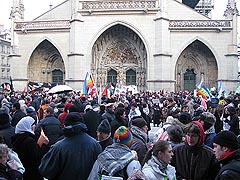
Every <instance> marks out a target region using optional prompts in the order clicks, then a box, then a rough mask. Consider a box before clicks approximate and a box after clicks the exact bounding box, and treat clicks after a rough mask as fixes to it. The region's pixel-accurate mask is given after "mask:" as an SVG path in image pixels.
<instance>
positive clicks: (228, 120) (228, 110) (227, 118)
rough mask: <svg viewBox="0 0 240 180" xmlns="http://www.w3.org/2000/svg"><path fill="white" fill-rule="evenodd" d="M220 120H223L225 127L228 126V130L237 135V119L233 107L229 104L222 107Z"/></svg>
mask: <svg viewBox="0 0 240 180" xmlns="http://www.w3.org/2000/svg"><path fill="white" fill-rule="evenodd" d="M222 120H223V121H224V124H225V127H227V126H229V129H228V130H229V131H232V132H233V133H234V134H235V135H236V136H238V135H239V119H238V115H237V112H236V109H235V107H233V106H232V105H230V104H229V105H227V106H226V107H225V108H224V113H223V117H222ZM226 125H227V126H226ZM224 130H227V129H224Z"/></svg>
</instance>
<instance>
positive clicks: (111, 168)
mask: <svg viewBox="0 0 240 180" xmlns="http://www.w3.org/2000/svg"><path fill="white" fill-rule="evenodd" d="M134 157H135V155H134V154H133V153H132V152H131V150H130V149H129V148H128V147H127V146H126V145H124V144H120V143H114V144H112V145H110V146H108V147H106V149H105V150H104V151H103V152H102V153H101V154H99V156H98V159H97V161H98V163H99V169H100V172H103V171H106V172H107V173H108V175H109V176H113V175H114V174H115V173H116V172H118V171H120V170H122V169H123V168H124V167H125V166H127V165H128V164H129V163H130V162H131V161H132V160H134Z"/></svg>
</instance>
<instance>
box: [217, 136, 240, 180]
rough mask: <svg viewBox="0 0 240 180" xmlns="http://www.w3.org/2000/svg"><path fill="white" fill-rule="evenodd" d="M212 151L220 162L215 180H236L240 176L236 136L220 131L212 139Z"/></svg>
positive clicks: (239, 156) (239, 154) (239, 152)
mask: <svg viewBox="0 0 240 180" xmlns="http://www.w3.org/2000/svg"><path fill="white" fill-rule="evenodd" d="M213 142H214V149H213V150H214V153H215V155H216V158H217V159H218V160H219V163H220V164H221V169H220V171H219V172H218V175H217V177H216V180H237V179H239V177H240V150H239V143H238V140H237V136H236V135H235V134H234V133H233V132H231V131H221V132H219V133H218V134H217V135H216V136H215V137H214V139H213Z"/></svg>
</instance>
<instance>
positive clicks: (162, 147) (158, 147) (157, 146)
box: [143, 140, 170, 164]
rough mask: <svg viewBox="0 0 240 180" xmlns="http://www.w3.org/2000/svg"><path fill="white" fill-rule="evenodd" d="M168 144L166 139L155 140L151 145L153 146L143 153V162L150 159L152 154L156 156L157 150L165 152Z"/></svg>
mask: <svg viewBox="0 0 240 180" xmlns="http://www.w3.org/2000/svg"><path fill="white" fill-rule="evenodd" d="M169 146H170V144H169V142H168V141H165V140H160V141H157V142H156V143H155V144H154V145H153V147H152V148H151V149H150V150H148V152H147V154H146V155H145V158H144V159H143V164H145V162H147V161H148V160H149V159H151V157H152V155H154V156H156V157H157V154H158V152H159V151H161V152H165V151H166V150H167V149H168V147H169Z"/></svg>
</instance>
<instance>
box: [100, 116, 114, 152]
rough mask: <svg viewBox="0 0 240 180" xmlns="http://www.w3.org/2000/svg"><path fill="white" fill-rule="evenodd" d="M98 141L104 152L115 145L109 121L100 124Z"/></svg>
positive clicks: (105, 120)
mask: <svg viewBox="0 0 240 180" xmlns="http://www.w3.org/2000/svg"><path fill="white" fill-rule="evenodd" d="M97 139H98V142H99V144H100V145H101V147H102V150H104V149H105V148H106V147H107V146H109V145H111V144H112V143H113V139H112V137H111V126H110V124H109V122H108V120H107V119H104V120H102V122H101V123H100V124H99V126H98V128H97Z"/></svg>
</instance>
